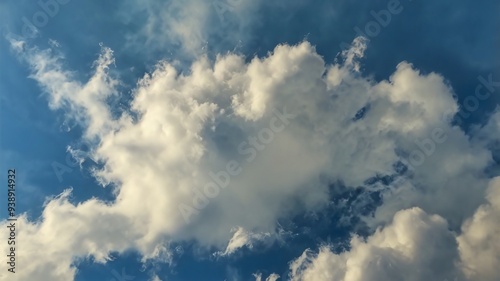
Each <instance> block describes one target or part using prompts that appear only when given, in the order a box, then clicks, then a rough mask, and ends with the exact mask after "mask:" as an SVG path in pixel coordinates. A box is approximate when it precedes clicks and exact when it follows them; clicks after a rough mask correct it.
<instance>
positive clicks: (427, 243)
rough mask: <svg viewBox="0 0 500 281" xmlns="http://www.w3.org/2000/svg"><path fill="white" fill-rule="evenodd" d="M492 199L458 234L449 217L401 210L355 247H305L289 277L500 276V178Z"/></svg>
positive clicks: (487, 280)
mask: <svg viewBox="0 0 500 281" xmlns="http://www.w3.org/2000/svg"><path fill="white" fill-rule="evenodd" d="M486 198H487V200H488V202H487V203H485V204H484V205H482V206H480V207H479V208H478V209H477V211H476V213H475V214H474V216H473V217H472V218H470V219H469V220H467V221H466V222H465V223H464V224H463V226H462V233H461V234H460V235H456V233H455V232H452V231H450V230H449V228H448V225H447V223H446V220H445V219H443V218H442V217H440V216H437V215H429V214H427V213H425V212H424V211H422V210H421V209H419V208H413V209H407V210H404V211H399V212H398V213H396V215H395V216H394V220H393V222H392V223H391V224H389V225H388V226H386V227H385V228H379V229H378V230H377V231H376V232H375V233H374V234H373V235H372V236H370V237H368V239H367V240H366V241H363V240H362V239H361V238H359V237H354V238H352V240H351V248H350V249H349V250H348V251H346V252H343V253H338V254H337V253H333V252H332V251H331V250H330V249H329V248H328V247H326V246H324V247H322V248H321V249H320V250H319V252H318V253H317V254H314V253H313V252H312V251H311V250H306V251H305V252H304V253H303V254H302V255H301V256H300V257H299V258H297V259H296V260H294V261H293V262H292V263H291V264H290V272H291V273H290V278H291V279H292V280H294V281H295V280H297V281H299V280H300V281H310V280H311V281H312V280H314V281H321V280H344V281H365V280H366V281H368V280H387V281H392V280H394V281H396V280H411V281H424V280H457V281H460V280H468V281H493V280H498V279H499V278H500V271H499V270H498V268H499V266H500V242H499V240H498V239H496V237H495V235H496V233H498V231H500V222H499V220H498V218H499V216H500V178H495V179H493V180H491V181H490V183H489V188H488V191H487V196H486Z"/></svg>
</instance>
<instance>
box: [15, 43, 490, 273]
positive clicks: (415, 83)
mask: <svg viewBox="0 0 500 281" xmlns="http://www.w3.org/2000/svg"><path fill="white" fill-rule="evenodd" d="M357 42H358V44H355V48H356V49H355V50H353V51H352V52H350V53H349V52H348V54H351V55H352V56H351V58H350V59H348V60H347V62H348V63H347V64H333V65H325V62H324V60H323V58H322V57H321V56H320V55H318V54H317V53H316V51H315V50H314V47H313V46H311V44H309V43H308V42H302V43H300V44H298V45H296V46H288V45H280V46H277V47H276V49H275V50H274V52H273V53H270V54H269V55H268V56H267V57H264V58H254V59H253V60H251V61H250V62H245V58H244V57H242V56H239V55H235V54H227V55H224V56H218V57H217V59H216V61H214V62H211V61H209V60H208V59H207V58H206V57H201V58H199V59H198V60H196V61H195V62H194V63H193V65H192V67H191V70H190V72H188V73H179V72H178V70H177V69H176V68H175V67H174V66H173V65H172V64H169V63H167V62H160V63H158V65H157V67H156V68H155V70H154V71H153V73H151V74H146V75H145V76H144V78H143V79H141V80H140V81H139V82H138V84H137V86H136V88H135V89H133V91H132V92H133V94H132V102H131V108H130V110H129V111H128V112H125V113H123V114H122V115H121V116H120V117H118V118H113V117H112V116H111V114H110V109H109V107H108V105H107V99H109V98H110V97H112V96H113V95H117V94H118V93H117V92H118V91H117V86H118V85H119V83H120V82H119V81H118V80H117V79H115V78H113V77H112V75H110V74H109V73H108V71H107V69H108V67H110V66H111V65H112V64H113V62H114V59H113V56H112V51H111V50H110V49H108V48H103V49H102V53H101V55H100V57H99V59H98V60H97V61H96V63H95V64H94V72H93V74H92V76H91V77H90V79H89V80H88V81H87V82H80V81H78V80H76V78H75V75H73V73H72V72H70V71H68V70H65V67H64V63H63V58H62V56H61V55H59V54H57V53H56V54H54V53H53V51H49V50H46V51H40V50H37V49H29V48H27V47H26V46H25V45H24V44H19V43H18V42H13V48H16V49H17V50H18V52H19V55H20V56H21V57H23V58H24V59H25V60H26V61H28V62H29V64H30V65H31V68H32V71H33V74H32V78H33V79H35V80H36V81H37V82H38V83H39V84H40V86H41V88H42V89H43V90H44V91H45V92H46V94H47V95H48V98H49V105H50V106H51V108H53V109H62V110H64V111H65V112H66V113H67V116H68V117H69V118H73V119H74V120H77V121H78V122H79V124H81V126H82V127H83V129H84V132H85V133H84V136H83V138H84V139H85V140H86V141H90V142H91V143H92V144H93V147H92V149H91V155H92V158H93V159H94V160H95V161H99V162H101V163H102V164H103V168H102V169H97V170H96V171H95V176H96V177H97V178H98V179H99V180H100V181H101V182H102V183H111V184H113V185H114V186H115V194H116V200H114V201H113V202H111V203H104V202H101V201H99V200H97V199H91V200H88V201H85V202H80V203H73V202H70V201H69V199H68V198H69V196H70V192H69V191H67V192H65V193H64V194H62V195H60V196H59V197H57V198H54V199H52V200H49V201H48V203H47V206H46V207H45V210H44V213H43V216H42V218H41V220H40V221H37V222H28V221H23V225H25V227H23V228H22V229H21V230H20V233H19V237H20V239H22V241H24V245H23V247H21V248H20V249H19V254H20V255H21V256H30V257H36V256H37V254H36V253H38V252H40V251H39V249H40V248H44V246H43V245H51V244H52V243H55V244H57V246H55V247H51V248H50V249H49V251H50V253H51V256H50V258H42V257H41V256H40V258H37V259H34V261H33V262H32V263H31V264H30V266H29V267H27V268H24V269H23V273H22V274H21V275H19V276H20V278H21V279H20V280H30V279H32V278H33V276H46V277H47V280H71V279H72V276H73V275H74V271H75V269H74V268H71V261H73V260H74V259H75V258H78V257H87V256H94V257H96V258H97V260H98V261H101V262H105V261H106V259H107V257H108V254H109V253H110V252H111V251H116V252H122V251H125V250H127V249H134V250H137V251H138V252H139V253H140V254H142V255H143V258H144V260H146V259H149V258H155V259H161V260H163V261H165V262H170V261H171V260H172V259H173V258H174V256H173V255H174V253H173V252H172V251H170V249H169V247H170V245H171V244H172V243H176V242H183V241H192V240H194V241H196V242H197V244H198V245H199V246H200V247H202V248H206V249H208V248H210V247H216V248H217V249H219V250H220V251H221V252H222V253H224V254H231V253H233V252H234V251H236V250H237V249H238V248H241V247H243V246H245V245H246V246H249V245H252V243H254V241H257V240H260V239H261V238H262V235H263V233H265V235H264V236H266V235H269V236H271V237H273V236H275V235H276V232H277V226H276V222H277V220H278V219H280V218H289V217H292V216H294V215H297V214H300V213H303V212H305V211H316V210H321V209H322V208H323V207H324V206H326V204H327V203H328V200H329V198H328V196H329V191H328V190H329V188H328V185H329V183H331V182H334V181H335V182H336V181H339V182H343V183H344V184H345V185H347V186H352V187H357V186H359V185H363V183H364V182H365V181H366V180H367V179H369V178H371V177H373V176H374V175H376V174H377V173H378V174H393V173H394V169H393V165H394V163H396V162H397V161H399V160H403V161H408V154H409V156H410V158H411V156H412V155H414V154H415V153H414V152H415V151H417V150H418V151H420V154H421V155H423V157H424V161H425V163H424V164H422V165H413V167H411V169H410V175H411V176H408V177H407V178H406V181H403V182H399V183H398V184H393V186H391V188H390V189H389V190H387V191H385V192H384V193H383V196H384V205H382V207H380V208H379V209H378V210H377V212H376V214H375V217H374V218H373V219H367V222H369V223H370V224H371V225H372V226H373V227H374V228H376V227H378V226H380V225H384V224H388V223H389V222H390V221H391V220H392V219H393V217H394V215H395V214H397V215H396V216H395V219H394V223H393V224H392V226H390V227H388V228H386V229H384V230H382V231H380V232H379V233H378V234H375V236H374V237H375V238H372V240H370V241H376V242H377V243H382V245H385V246H383V248H382V249H375V248H373V247H371V246H370V245H371V244H370V243H375V242H370V241H369V242H368V243H363V242H362V241H357V240H353V241H354V242H353V243H355V245H358V246H356V247H359V249H360V251H362V252H365V253H372V252H373V251H379V250H380V251H381V255H385V256H387V257H390V258H393V259H394V262H397V263H396V264H395V266H396V267H397V268H399V269H407V267H408V266H409V265H408V264H407V260H405V259H402V260H399V261H398V258H399V257H404V258H406V259H411V260H413V261H417V262H418V264H419V265H421V266H427V265H428V264H427V263H426V262H427V261H424V258H429V259H430V260H437V261H441V258H442V256H446V257H447V258H452V257H454V255H455V251H454V250H453V249H456V247H455V248H453V247H452V248H450V249H451V250H449V251H451V252H446V251H444V252H443V253H436V252H435V251H430V252H418V251H417V252H415V251H414V249H405V247H406V246H405V243H410V245H413V247H417V246H418V245H420V244H419V243H421V241H420V240H415V241H413V240H411V239H409V240H408V241H406V240H404V241H403V240H401V241H403V242H404V243H403V242H401V241H399V240H398V241H399V242H397V243H396V244H391V243H392V242H390V241H389V240H384V238H385V237H386V236H389V235H390V236H394V237H397V239H405V235H410V238H415V239H416V238H417V236H411V233H406V232H405V231H404V230H401V229H400V227H399V225H404V226H407V227H409V228H410V229H413V230H414V231H417V232H418V233H419V234H421V235H422V236H425V237H428V236H429V235H430V233H431V232H432V231H431V230H430V229H434V230H435V231H436V232H437V236H436V237H433V238H432V240H431V241H434V242H435V243H438V245H436V247H438V248H439V247H441V246H443V245H445V246H446V245H448V246H449V245H451V246H453V245H452V244H453V243H454V242H453V241H454V240H453V239H452V238H453V236H452V235H451V234H450V233H449V232H448V230H447V229H446V227H447V224H446V221H445V220H443V219H441V218H439V217H437V216H429V215H426V214H425V212H427V213H432V214H434V213H435V214H438V215H440V216H442V217H443V218H445V219H446V220H448V221H450V226H451V227H452V228H455V226H460V225H461V223H462V221H463V220H464V218H467V217H470V216H471V215H472V214H473V213H474V211H475V210H476V209H477V207H478V206H479V205H480V204H482V203H483V191H484V190H485V189H486V188H487V182H488V177H487V176H486V175H484V173H483V170H484V168H485V167H486V166H487V165H489V164H490V162H491V153H490V151H489V150H488V149H487V148H485V147H484V146H483V145H481V144H480V143H479V142H471V141H470V139H469V138H468V137H467V136H466V135H465V133H464V132H463V131H461V130H460V129H459V128H457V127H452V126H451V125H450V124H449V122H448V120H443V119H442V118H441V114H442V112H445V111H447V110H450V109H451V111H452V112H456V111H457V105H456V103H455V101H454V100H453V98H452V94H453V93H452V89H450V88H449V87H448V86H447V84H446V83H445V81H444V79H443V78H442V77H441V76H439V75H437V74H434V73H431V74H428V75H423V74H421V73H419V72H418V70H416V69H414V68H413V67H412V65H410V64H408V63H406V62H402V63H401V64H400V65H398V67H397V69H396V70H395V72H394V74H393V75H392V76H391V78H390V79H389V81H381V82H376V81H373V80H371V79H369V78H365V77H363V76H362V75H360V73H358V72H357V69H358V67H357V63H356V60H357V59H359V57H361V56H362V53H363V50H364V48H365V46H364V45H362V40H358V41H357ZM354 54H355V55H354ZM367 105H369V110H368V111H367V112H366V113H365V117H364V118H361V119H359V120H353V118H354V116H356V113H357V112H358V111H359V110H360V109H361V108H363V107H365V106H367ZM285 108H286V111H287V112H289V113H292V114H294V115H295V117H294V118H293V120H291V121H290V122H289V124H286V126H284V127H283V130H279V132H276V133H274V134H273V137H272V141H270V142H269V143H266V144H265V145H263V144H262V143H257V144H252V138H254V137H260V135H259V134H260V132H262V130H263V129H264V128H266V127H268V126H270V124H271V123H272V122H273V120H277V119H276V113H275V110H276V109H280V110H284V109H285ZM276 122H277V121H276ZM282 122H283V121H282ZM283 123H285V122H283ZM275 125H276V126H281V125H285V124H278V123H276V124H275ZM436 129H440V130H441V131H440V135H443V136H445V139H446V140H445V142H446V144H442V143H439V144H438V143H434V147H433V149H430V147H429V144H428V141H427V140H426V139H428V138H431V139H432V138H434V136H435V130H436ZM434 139H435V138H434ZM415 141H417V143H416V142H415ZM243 142H244V143H245V145H248V146H246V147H243V149H242V148H241V147H239V146H240V144H242V143H243ZM422 143H423V145H422ZM250 146H253V148H251V147H250ZM422 147H423V148H422ZM429 150H432V153H430V152H429ZM412 153H413V154H412ZM425 153H427V154H429V155H426V154H425ZM405 159H406V160H405ZM230 161H236V162H237V163H238V164H239V167H240V168H241V170H242V172H241V173H239V174H238V175H237V176H234V177H231V178H230V183H229V184H228V186H227V187H225V188H220V189H221V190H220V192H219V194H218V196H215V197H214V198H210V200H209V201H210V202H209V204H208V205H207V206H205V207H204V208H200V210H199V211H197V212H196V214H194V215H193V216H192V217H191V222H190V223H189V224H186V222H185V220H184V218H183V215H182V214H181V213H180V212H179V204H181V203H182V204H190V205H191V206H192V205H193V199H196V200H198V201H200V200H201V201H204V200H203V198H200V197H201V196H202V195H200V194H203V193H202V192H203V188H205V187H206V186H207V184H208V183H211V182H215V180H214V179H213V178H212V177H211V176H210V173H211V172H213V173H218V172H219V171H224V170H225V169H227V164H228V163H229V162H230ZM410 162H411V161H410ZM214 184H215V183H214ZM471 186H474V187H475V189H474V190H472V189H471V188H470V187H471ZM75 188H83V187H75ZM198 203H200V202H198ZM413 206H417V207H420V208H421V209H422V210H423V211H422V210H420V209H411V210H409V211H401V210H403V209H407V208H410V207H413ZM457 206H459V207H457ZM424 211H425V212H424ZM413 218H414V219H415V220H416V221H418V222H421V225H412V224H411V223H409V221H411V220H412V219H413ZM103 225H105V226H106V227H105V228H103ZM235 227H239V228H237V230H236V232H234V231H232V230H233V229H235ZM402 232H403V233H402ZM401 233H402V234H401ZM450 237H451V238H450ZM429 239H431V238H429ZM56 240H57V243H56ZM26 241H29V242H26ZM60 241H64V243H61V242H60ZM356 243H357V244H356ZM384 243H385V244H384ZM411 243H413V244H411ZM439 243H444V244H443V245H441V244H439ZM69 245H71V246H69ZM35 252H36V253H35ZM323 252H325V253H324V254H323V255H320V256H319V257H320V258H322V257H323V256H325V255H326V257H327V258H325V260H328V259H329V257H333V259H335V260H337V261H336V262H335V263H340V264H342V259H347V258H349V257H348V256H347V254H346V255H344V256H342V255H341V256H336V255H333V254H331V253H328V252H326V250H324V251H323ZM43 255H44V256H45V255H46V253H43ZM305 258H308V257H307V256H306V257H305ZM353 258H355V259H354V260H356V262H359V263H366V262H367V261H366V260H365V258H363V256H359V257H358V256H357V255H354V254H353ZM357 259H359V261H358V260H357ZM443 264H444V265H446V266H445V267H442V268H440V269H439V272H438V273H439V274H441V276H448V274H449V272H451V271H452V267H453V266H452V264H451V259H450V260H449V261H448V263H443ZM383 266H389V265H385V264H383ZM431 268H432V267H431ZM389 269H390V268H389ZM389 269H388V270H389ZM347 270H348V269H347V268H345V269H342V268H340V269H335V270H334V271H332V272H331V274H343V272H344V271H345V272H347ZM373 270H374V271H373V272H374V273H376V274H379V275H380V276H387V275H384V274H386V273H384V272H383V271H382V270H381V269H380V268H379V267H377V266H373ZM415 270H416V269H415ZM422 270H423V272H417V271H415V272H414V273H413V274H414V276H415V278H421V277H423V276H429V274H431V273H430V271H429V270H430V269H425V270H424V269H422ZM389 271H390V272H393V271H391V270H389ZM295 272H296V274H309V273H307V272H308V271H304V272H303V273H302V271H300V270H298V271H297V270H296V271H295ZM314 272H315V271H314ZM314 272H313V273H311V274H314ZM349 272H351V271H349ZM352 272H355V271H352ZM394 272H395V271H394ZM412 272H413V271H412ZM350 274H354V275H353V277H349V278H358V279H353V280H364V279H359V278H361V277H362V276H364V275H362V274H361V273H350ZM355 274H361V275H359V276H361V277H359V276H358V275H355ZM387 274H389V273H387ZM390 274H396V273H390ZM311 276H313V275H311ZM339 276H340V275H339ZM349 276H351V275H349ZM356 276H358V277H356ZM391 276H392V275H391ZM389 277H390V276H389ZM415 280H417V279H415Z"/></svg>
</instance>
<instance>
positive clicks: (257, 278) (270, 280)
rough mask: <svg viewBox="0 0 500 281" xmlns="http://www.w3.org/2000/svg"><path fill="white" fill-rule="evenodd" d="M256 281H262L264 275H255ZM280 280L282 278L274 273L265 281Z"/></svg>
mask: <svg viewBox="0 0 500 281" xmlns="http://www.w3.org/2000/svg"><path fill="white" fill-rule="evenodd" d="M253 276H254V277H255V281H262V273H254V275H253ZM279 278H280V276H279V275H278V274H276V273H272V274H271V275H269V276H268V277H267V278H266V280H265V281H276V280H278V279H279Z"/></svg>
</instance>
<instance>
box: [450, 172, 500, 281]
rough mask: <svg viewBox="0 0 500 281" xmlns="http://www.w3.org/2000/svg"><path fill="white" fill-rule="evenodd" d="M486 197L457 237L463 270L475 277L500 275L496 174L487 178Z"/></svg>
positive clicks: (488, 279)
mask: <svg viewBox="0 0 500 281" xmlns="http://www.w3.org/2000/svg"><path fill="white" fill-rule="evenodd" d="M486 199H487V200H488V202H487V203H485V204H484V205H482V206H481V207H479V209H478V210H477V211H476V213H475V214H474V216H473V217H472V218H470V219H469V220H467V221H466V222H465V223H464V225H463V226H462V234H461V235H460V236H459V237H458V242H459V245H460V253H461V256H462V259H463V262H464V269H465V272H466V274H467V275H468V276H469V277H470V279H471V280H478V281H494V280H499V279H500V270H499V268H500V240H499V239H498V233H499V232H500V220H499V218H500V178H495V179H494V180H492V181H491V182H490V185H489V188H488V191H487V195H486Z"/></svg>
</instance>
